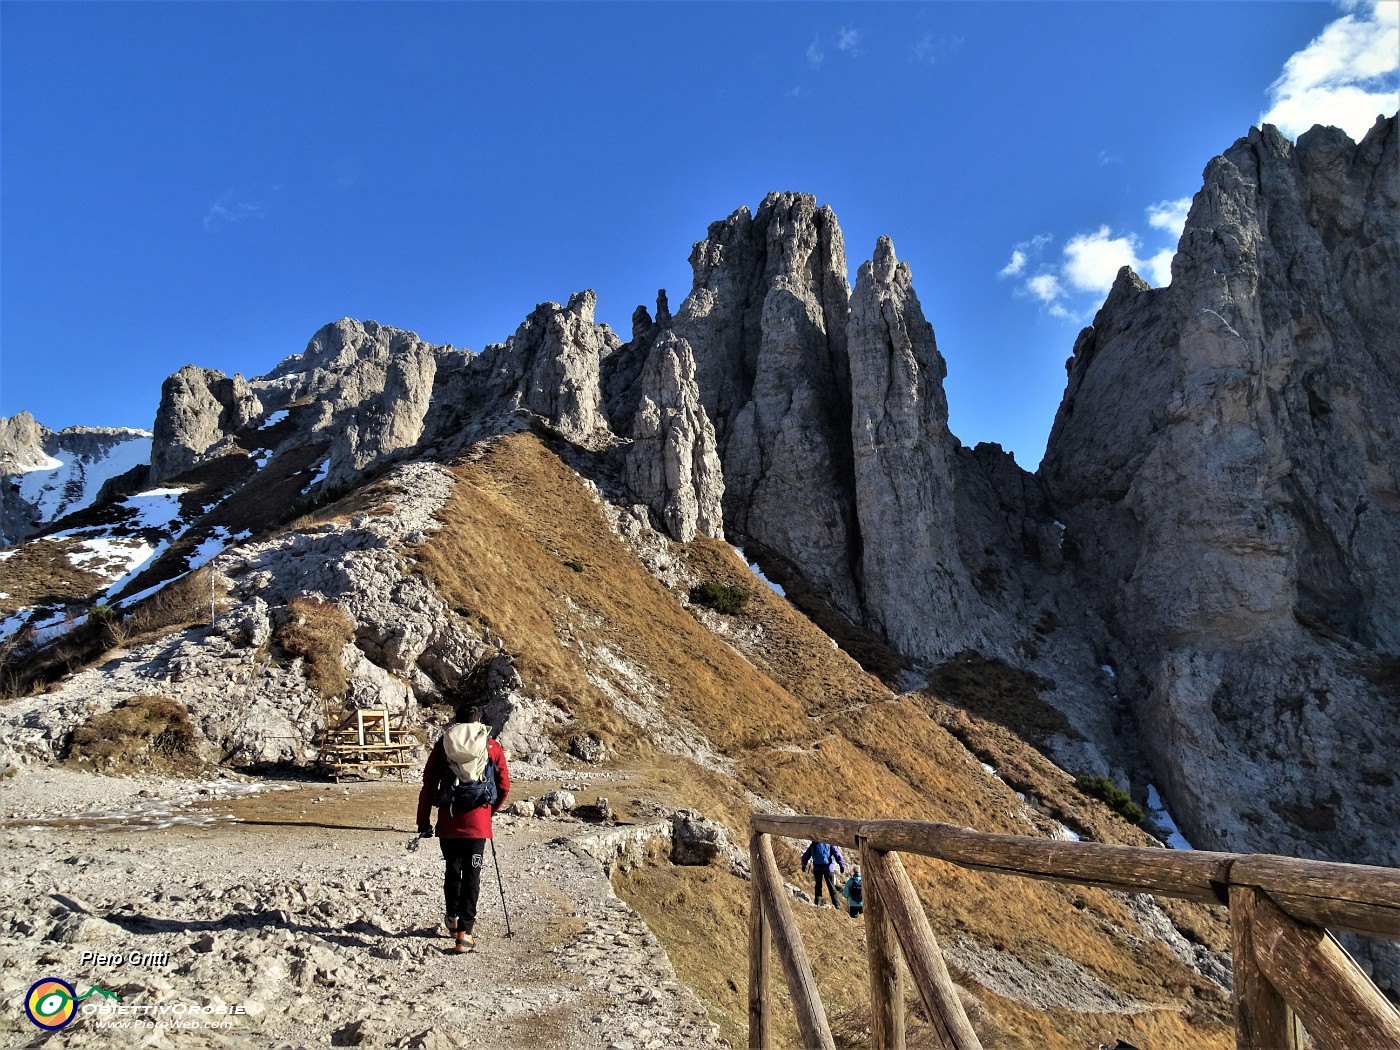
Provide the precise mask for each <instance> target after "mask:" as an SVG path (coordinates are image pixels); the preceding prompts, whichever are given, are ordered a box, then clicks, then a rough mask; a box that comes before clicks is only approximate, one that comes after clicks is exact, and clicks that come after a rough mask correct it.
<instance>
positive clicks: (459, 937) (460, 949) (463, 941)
mask: <svg viewBox="0 0 1400 1050" xmlns="http://www.w3.org/2000/svg"><path fill="white" fill-rule="evenodd" d="M474 951H476V935H475V934H471V933H468V932H467V931H466V930H458V931H457V933H456V942H455V943H454V944H453V945H452V954H454V955H465V954H466V953H467V952H474Z"/></svg>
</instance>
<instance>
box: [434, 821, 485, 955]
mask: <svg viewBox="0 0 1400 1050" xmlns="http://www.w3.org/2000/svg"><path fill="white" fill-rule="evenodd" d="M438 843H439V844H440V845H441V846H442V857H443V859H444V860H445V861H447V874H446V875H445V876H444V877H443V880H442V895H443V897H444V899H445V900H446V902H447V914H448V915H453V916H456V917H457V918H458V919H459V920H460V923H459V925H460V928H461V929H464V930H466V931H467V932H468V933H471V932H472V928H473V926H474V925H475V924H476V898H477V896H478V895H479V894H480V893H481V858H482V854H483V853H484V851H485V849H486V840H485V839H438Z"/></svg>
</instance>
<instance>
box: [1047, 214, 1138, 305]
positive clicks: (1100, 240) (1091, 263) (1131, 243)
mask: <svg viewBox="0 0 1400 1050" xmlns="http://www.w3.org/2000/svg"><path fill="white" fill-rule="evenodd" d="M1137 244H1138V241H1137V238H1136V237H1134V236H1133V235H1132V234H1127V235H1125V236H1122V237H1115V236H1113V232H1112V231H1111V230H1110V229H1109V228H1108V227H1107V226H1100V227H1099V228H1098V229H1097V230H1095V231H1094V232H1093V233H1081V234H1079V235H1078V236H1076V237H1071V238H1070V240H1069V243H1068V244H1066V245H1065V265H1064V275H1065V279H1066V280H1067V281H1069V283H1070V285H1072V286H1073V287H1074V288H1077V289H1079V290H1080V291H1084V292H1107V291H1108V290H1109V289H1110V288H1112V287H1113V279H1114V278H1115V277H1117V276H1118V271H1119V269H1120V268H1122V267H1124V266H1131V267H1132V268H1133V269H1134V270H1138V269H1140V268H1141V266H1142V264H1141V263H1139V262H1138V257H1137Z"/></svg>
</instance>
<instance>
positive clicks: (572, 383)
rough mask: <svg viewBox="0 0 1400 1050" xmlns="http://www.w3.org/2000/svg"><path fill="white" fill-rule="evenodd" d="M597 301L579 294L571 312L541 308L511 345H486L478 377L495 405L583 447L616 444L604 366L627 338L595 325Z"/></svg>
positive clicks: (587, 294) (572, 300)
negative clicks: (605, 403)
mask: <svg viewBox="0 0 1400 1050" xmlns="http://www.w3.org/2000/svg"><path fill="white" fill-rule="evenodd" d="M597 302H598V299H597V296H596V295H594V293H593V292H592V291H591V290H590V291H583V292H576V293H575V294H573V295H571V296H570V297H569V302H568V304H567V305H565V306H560V305H559V304H558V303H540V304H539V306H537V307H535V309H534V310H533V311H532V312H531V314H530V316H529V317H527V318H525V320H524V321H523V322H522V323H521V325H520V327H519V328H517V329H516V330H515V334H514V335H512V336H511V337H510V338H509V339H507V340H506V341H505V343H503V344H502V343H496V344H493V345H491V346H488V347H487V348H486V349H485V350H484V351H483V352H482V354H481V357H480V358H478V359H477V361H476V363H475V366H474V374H475V376H476V377H479V380H480V381H483V382H484V383H485V384H486V387H487V389H486V390H485V391H478V392H476V396H477V397H478V398H479V399H482V400H484V401H486V402H487V403H488V404H489V405H492V406H499V405H501V404H505V405H508V406H509V407H510V409H511V410H513V411H515V412H521V413H526V414H528V415H530V416H533V417H535V418H537V419H539V420H541V421H542V422H544V423H545V424H546V425H548V426H549V427H550V428H551V429H552V430H554V431H555V432H556V433H558V434H559V435H560V436H561V437H564V438H567V439H568V440H570V441H573V442H575V443H576V444H579V445H582V446H583V447H585V448H595V447H603V446H606V445H608V444H610V443H612V441H613V435H612V433H611V431H610V430H609V428H608V420H607V416H606V415H605V414H604V412H603V397H602V390H601V387H600V383H601V379H600V372H601V367H602V365H601V362H602V359H603V358H604V357H606V356H607V355H609V354H611V353H612V352H613V351H615V350H616V349H617V348H618V347H619V346H621V345H622V340H621V339H619V338H618V337H617V334H616V333H615V332H613V330H612V329H611V328H609V327H608V326H607V325H605V324H598V323H597V322H596V321H595V320H594V310H595V308H596V306H597Z"/></svg>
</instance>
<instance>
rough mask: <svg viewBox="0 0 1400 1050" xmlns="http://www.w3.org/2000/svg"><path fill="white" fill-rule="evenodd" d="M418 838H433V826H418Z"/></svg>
mask: <svg viewBox="0 0 1400 1050" xmlns="http://www.w3.org/2000/svg"><path fill="white" fill-rule="evenodd" d="M418 837H419V838H420V839H430V838H432V837H433V826H432V825H431V824H420V825H419V826H418Z"/></svg>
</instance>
